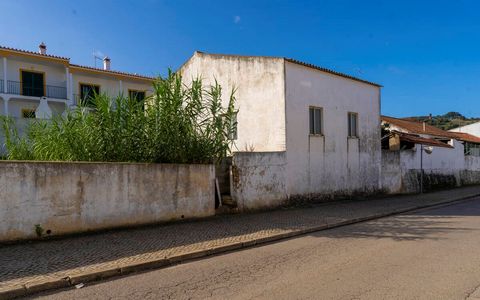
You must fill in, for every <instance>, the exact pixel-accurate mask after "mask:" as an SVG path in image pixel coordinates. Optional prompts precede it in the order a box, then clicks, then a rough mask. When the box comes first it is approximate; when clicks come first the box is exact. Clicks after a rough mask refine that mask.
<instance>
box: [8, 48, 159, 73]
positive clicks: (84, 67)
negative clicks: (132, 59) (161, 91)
mask: <svg viewBox="0 0 480 300" xmlns="http://www.w3.org/2000/svg"><path fill="white" fill-rule="evenodd" d="M0 50H4V51H8V52H16V53H19V54H27V55H29V56H30V55H31V56H37V57H43V58H53V59H58V60H62V61H64V63H65V64H66V65H68V66H71V67H73V68H80V69H85V70H90V71H96V72H100V73H105V74H112V75H120V76H128V77H132V78H136V79H141V80H154V79H155V78H154V77H149V76H144V75H138V74H134V73H127V72H121V71H113V70H104V69H100V68H93V67H88V66H82V65H76V64H72V63H70V58H68V57H62V56H56V55H50V54H41V53H38V52H34V51H29V50H22V49H16V48H10V47H5V46H0Z"/></svg>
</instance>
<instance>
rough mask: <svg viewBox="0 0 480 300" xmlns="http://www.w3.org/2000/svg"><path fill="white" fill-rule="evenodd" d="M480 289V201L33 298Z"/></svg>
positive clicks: (466, 295)
mask: <svg viewBox="0 0 480 300" xmlns="http://www.w3.org/2000/svg"><path fill="white" fill-rule="evenodd" d="M477 288H478V289H477ZM477 295H480V198H477V199H474V200H470V201H467V202H462V203H459V204H455V205H450V206H445V207H441V208H435V209H428V210H423V211H419V212H416V213H409V214H404V215H398V216H394V217H389V218H383V219H379V220H376V221H371V222H365V223H360V224H356V225H350V226H345V227H341V228H337V229H332V230H327V231H321V232H317V233H314V234H309V235H304V236H300V237H297V238H292V239H289V240H284V241H282V242H277V243H273V244H269V245H264V246H261V247H256V248H251V249H247V250H243V251H239V252H232V253H227V254H224V255H220V256H215V257H210V258H207V259H201V260H197V261H192V262H189V263H185V264H181V265H177V266H172V267H169V268H166V269H161V270H156V271H151V272H146V273H141V274H137V275H133V276H128V277H122V278H117V279H113V280H111V281H106V282H100V283H97V284H93V283H92V284H87V285H86V286H85V287H83V288H81V289H68V290H63V291H57V292H54V293H50V294H43V295H37V296H36V297H40V298H41V299H170V298H171V299H205V298H213V299H252V298H255V299H480V298H476V296H477Z"/></svg>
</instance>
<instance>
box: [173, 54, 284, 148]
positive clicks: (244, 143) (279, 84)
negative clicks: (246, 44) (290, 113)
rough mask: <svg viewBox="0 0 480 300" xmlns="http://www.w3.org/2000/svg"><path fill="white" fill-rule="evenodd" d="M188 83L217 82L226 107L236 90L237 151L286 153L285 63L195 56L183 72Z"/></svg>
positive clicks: (211, 55)
mask: <svg viewBox="0 0 480 300" xmlns="http://www.w3.org/2000/svg"><path fill="white" fill-rule="evenodd" d="M179 71H180V72H181V74H182V75H183V79H184V80H185V82H189V81H190V80H191V79H192V78H202V80H203V82H204V84H205V85H207V84H212V83H214V81H215V79H216V80H217V81H218V83H219V84H220V85H221V87H222V93H223V95H222V96H223V97H222V100H223V104H224V105H227V103H228V100H229V97H230V93H231V91H232V89H233V88H235V89H236V93H235V97H236V99H237V105H236V107H237V108H238V109H239V113H238V116H237V123H238V126H237V128H238V139H237V140H236V141H235V149H234V150H237V151H257V152H264V151H285V96H284V90H285V88H284V70H283V59H281V58H267V57H242V56H231V55H216V54H204V53H200V52H195V54H194V55H193V56H192V57H191V58H190V60H188V61H187V62H186V63H185V65H183V66H182V68H180V70H179Z"/></svg>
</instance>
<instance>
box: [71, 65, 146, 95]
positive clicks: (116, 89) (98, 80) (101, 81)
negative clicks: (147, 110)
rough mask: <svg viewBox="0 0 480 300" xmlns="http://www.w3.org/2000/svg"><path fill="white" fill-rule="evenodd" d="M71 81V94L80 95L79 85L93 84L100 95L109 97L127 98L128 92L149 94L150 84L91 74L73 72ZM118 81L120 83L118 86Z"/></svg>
mask: <svg viewBox="0 0 480 300" xmlns="http://www.w3.org/2000/svg"><path fill="white" fill-rule="evenodd" d="M72 79H73V84H72V85H73V86H72V88H73V93H74V94H76V95H80V83H84V84H95V85H99V86H100V93H106V94H107V95H109V96H111V97H116V96H118V95H120V94H123V95H124V96H128V90H129V89H132V90H139V91H146V95H149V94H151V92H150V91H151V90H152V84H151V83H143V82H140V81H135V80H133V79H132V80H125V79H123V80H121V79H118V78H116V77H114V76H105V75H95V74H92V73H87V72H85V73H82V72H79V71H75V72H74V73H72ZM120 81H121V82H122V83H121V84H120Z"/></svg>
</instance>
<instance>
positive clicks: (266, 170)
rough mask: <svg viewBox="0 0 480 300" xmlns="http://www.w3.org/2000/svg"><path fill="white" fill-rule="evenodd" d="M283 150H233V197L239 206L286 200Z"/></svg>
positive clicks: (255, 206) (257, 206) (252, 207)
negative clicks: (234, 151)
mask: <svg viewBox="0 0 480 300" xmlns="http://www.w3.org/2000/svg"><path fill="white" fill-rule="evenodd" d="M285 167H286V155H285V152H236V153H235V154H234V155H233V166H232V191H231V192H232V197H233V199H234V200H235V201H236V202H237V205H238V207H239V208H240V210H256V209H262V208H269V207H276V206H280V205H282V204H284V203H285V202H286V201H287V190H286V178H285V174H286V170H285Z"/></svg>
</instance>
